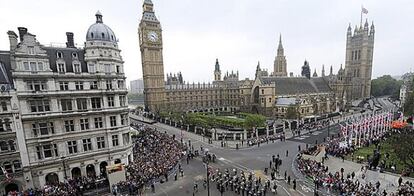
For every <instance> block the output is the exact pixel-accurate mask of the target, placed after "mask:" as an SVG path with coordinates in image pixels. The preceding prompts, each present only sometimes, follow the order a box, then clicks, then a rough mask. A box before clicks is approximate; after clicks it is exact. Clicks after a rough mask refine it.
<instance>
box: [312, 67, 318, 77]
mask: <svg viewBox="0 0 414 196" xmlns="http://www.w3.org/2000/svg"><path fill="white" fill-rule="evenodd" d="M312 77H314V78H315V77H318V74H317V73H316V68H315V71H314V72H313V75H312Z"/></svg>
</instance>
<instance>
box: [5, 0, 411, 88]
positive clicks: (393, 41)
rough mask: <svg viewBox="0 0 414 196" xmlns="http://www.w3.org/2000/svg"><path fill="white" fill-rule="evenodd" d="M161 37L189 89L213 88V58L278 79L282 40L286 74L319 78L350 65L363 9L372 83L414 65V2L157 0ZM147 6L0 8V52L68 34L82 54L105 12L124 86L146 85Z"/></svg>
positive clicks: (63, 0)
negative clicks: (25, 38) (371, 39)
mask: <svg viewBox="0 0 414 196" xmlns="http://www.w3.org/2000/svg"><path fill="white" fill-rule="evenodd" d="M152 1H153V3H154V7H155V12H156V16H157V18H158V19H159V20H160V22H161V25H162V30H163V32H162V33H163V44H164V45H163V46H164V50H163V54H164V69H165V73H170V72H173V73H175V72H179V71H181V72H182V74H183V77H184V80H185V81H187V82H191V83H192V82H211V81H212V80H213V76H214V75H213V71H214V64H215V60H216V58H218V59H219V62H220V65H221V70H222V74H224V73H225V72H226V71H231V70H234V71H236V70H238V71H239V73H240V79H244V78H247V77H248V78H250V79H254V72H255V68H256V65H257V63H258V62H259V61H260V65H261V67H262V68H264V69H268V70H269V72H273V61H274V59H275V56H276V50H277V44H278V39H279V34H282V41H283V46H284V49H285V55H286V58H287V69H288V72H293V73H294V75H298V74H300V67H301V66H302V65H303V62H304V60H305V59H306V60H308V61H309V63H310V66H311V69H312V73H313V71H314V69H317V72H318V74H319V75H320V74H321V69H322V65H325V69H326V71H327V73H328V72H329V67H330V66H331V65H332V66H333V68H334V72H337V70H338V69H339V67H340V65H341V64H344V63H345V46H346V45H345V42H346V30H347V28H348V25H349V24H351V26H352V27H353V28H354V27H355V25H359V23H360V12H361V6H362V5H363V6H364V7H365V8H366V9H367V10H368V14H367V15H364V21H365V19H368V21H369V23H370V24H371V22H372V21H373V22H374V25H375V30H376V34H375V46H374V62H373V77H374V78H375V77H378V76H381V75H384V74H389V75H402V74H403V73H406V72H409V71H410V70H411V69H412V68H414V65H413V63H412V61H413V60H412V55H413V54H414V36H413V35H414V26H413V21H414V14H413V13H414V1H412V0H392V1H389V0H152ZM142 2H143V0H122V1H120V0H87V1H85V0H70V1H69V0H36V1H33V0H20V1H14V0H13V1H10V0H0V50H8V49H9V41H8V36H7V31H8V30H13V31H15V32H16V33H17V27H19V26H23V27H27V28H28V31H29V32H30V33H32V34H35V35H36V36H37V39H38V41H39V42H40V43H41V44H43V45H46V46H47V45H50V43H54V44H58V43H59V44H64V43H65V42H66V35H65V32H73V33H74V34H75V36H74V37H75V43H77V46H79V47H83V45H84V42H85V36H86V32H87V30H88V28H89V26H90V25H91V24H93V23H95V13H96V11H98V10H99V11H100V12H101V13H102V15H103V21H104V23H105V24H107V25H108V26H109V27H111V29H112V30H113V31H114V32H115V35H116V37H117V38H118V39H119V47H120V49H121V50H122V52H121V55H122V57H123V59H124V61H125V63H124V66H125V72H126V76H127V80H128V81H130V80H134V79H138V78H142V69H141V54H140V50H139V44H138V33H137V32H138V30H137V29H138V24H139V21H140V19H141V16H142Z"/></svg>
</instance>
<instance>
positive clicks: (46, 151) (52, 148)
mask: <svg viewBox="0 0 414 196" xmlns="http://www.w3.org/2000/svg"><path fill="white" fill-rule="evenodd" d="M36 151H37V158H38V159H40V160H41V159H45V158H50V157H57V156H58V149H57V145H56V144H43V145H40V146H36Z"/></svg>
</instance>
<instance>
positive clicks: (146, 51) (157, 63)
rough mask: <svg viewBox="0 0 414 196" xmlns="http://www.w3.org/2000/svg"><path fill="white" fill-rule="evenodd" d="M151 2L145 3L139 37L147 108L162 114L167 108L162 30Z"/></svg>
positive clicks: (148, 0)
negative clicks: (163, 109)
mask: <svg viewBox="0 0 414 196" xmlns="http://www.w3.org/2000/svg"><path fill="white" fill-rule="evenodd" d="M153 6H154V5H153V4H152V2H151V1H150V0H146V1H144V4H143V13H142V19H141V22H140V23H139V28H138V35H139V44H140V49H141V61H142V73H143V79H144V97H145V108H146V109H148V110H151V111H154V112H160V111H161V110H162V108H164V107H165V105H164V104H165V100H166V97H165V80H164V63H163V55H162V47H163V45H162V29H161V24H160V22H159V21H158V19H157V17H156V16H155V13H154V8H153Z"/></svg>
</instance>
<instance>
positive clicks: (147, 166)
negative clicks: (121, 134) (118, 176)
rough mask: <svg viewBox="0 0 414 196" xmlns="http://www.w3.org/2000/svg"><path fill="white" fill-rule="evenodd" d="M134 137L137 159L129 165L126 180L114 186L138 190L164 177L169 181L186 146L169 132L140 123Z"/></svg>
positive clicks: (134, 192)
mask: <svg viewBox="0 0 414 196" xmlns="http://www.w3.org/2000/svg"><path fill="white" fill-rule="evenodd" d="M137 128H138V131H139V133H138V134H137V135H136V136H134V137H133V141H134V147H133V152H134V161H133V162H132V163H130V164H129V165H128V166H126V171H127V172H128V173H129V175H128V177H127V180H126V181H125V182H120V183H118V184H117V185H115V186H114V188H115V190H117V191H120V192H124V191H128V192H129V193H130V194H136V193H137V192H138V191H141V190H142V189H143V187H145V186H147V185H150V186H153V184H154V183H155V182H156V181H158V180H160V179H162V180H163V181H164V180H165V181H168V174H169V173H170V172H171V171H172V170H173V169H174V168H175V167H176V165H177V164H178V162H179V161H180V159H181V158H182V157H183V156H184V155H185V150H186V149H185V147H184V145H183V144H182V143H180V142H178V141H176V140H174V139H173V138H172V137H171V136H169V135H168V134H166V133H162V132H159V131H157V130H156V129H153V128H150V127H146V126H143V125H142V126H140V127H137Z"/></svg>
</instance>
